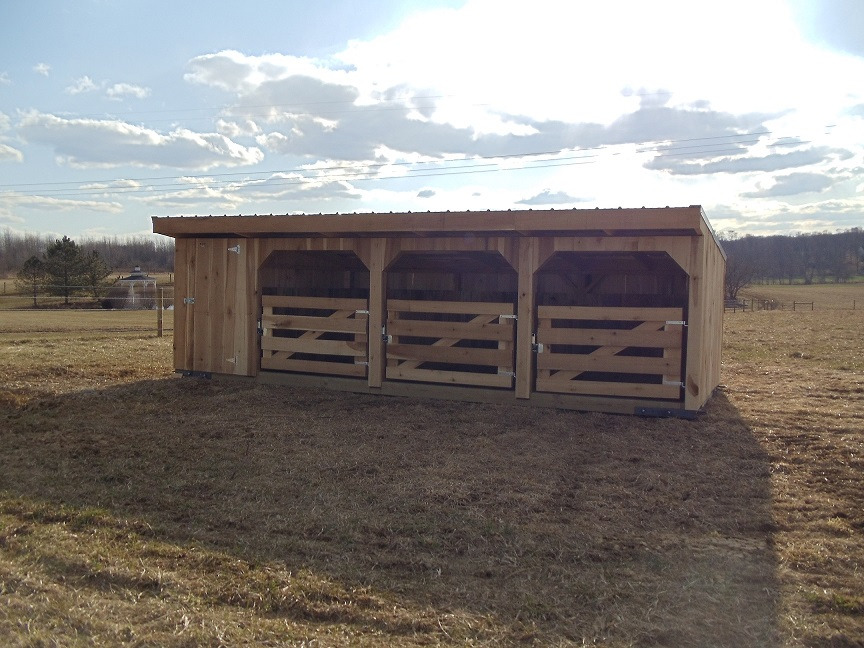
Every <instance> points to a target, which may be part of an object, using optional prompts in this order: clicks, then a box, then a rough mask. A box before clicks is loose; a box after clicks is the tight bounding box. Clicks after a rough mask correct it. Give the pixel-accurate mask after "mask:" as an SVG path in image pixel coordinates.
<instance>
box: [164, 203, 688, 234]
mask: <svg viewBox="0 0 864 648" xmlns="http://www.w3.org/2000/svg"><path fill="white" fill-rule="evenodd" d="M701 227H702V209H701V207H698V206H691V207H665V208H652V209H645V208H642V209H564V210H519V211H486V212H426V213H411V212H408V213H396V214H377V213H370V214H318V215H298V216H289V215H284V216H204V217H191V218H183V217H179V218H178V217H174V218H164V217H153V231H154V232H156V233H157V234H164V235H166V236H173V237H194V236H201V235H206V236H225V237H232V236H238V237H256V236H272V235H277V236H304V235H305V236H312V237H316V238H318V237H323V236H324V235H326V236H344V237H352V238H353V237H368V236H399V235H404V236H415V235H423V234H434V233H444V234H449V235H454V234H458V233H460V232H466V233H468V232H474V233H495V234H510V235H514V236H519V235H522V236H526V235H536V234H548V233H550V232H561V233H574V232H598V233H602V234H605V235H606V236H626V235H630V234H636V233H648V232H652V231H653V232H656V233H663V232H667V233H670V234H675V235H693V236H698V235H700V234H701Z"/></svg>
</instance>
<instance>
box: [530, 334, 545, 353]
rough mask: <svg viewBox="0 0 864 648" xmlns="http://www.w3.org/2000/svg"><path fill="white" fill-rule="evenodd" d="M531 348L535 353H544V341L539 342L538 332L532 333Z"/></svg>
mask: <svg viewBox="0 0 864 648" xmlns="http://www.w3.org/2000/svg"><path fill="white" fill-rule="evenodd" d="M531 350H532V351H533V352H534V353H543V343H542V342H541V343H538V342H537V334H536V333H532V334H531Z"/></svg>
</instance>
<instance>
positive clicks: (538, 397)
mask: <svg viewBox="0 0 864 648" xmlns="http://www.w3.org/2000/svg"><path fill="white" fill-rule="evenodd" d="M214 378H219V376H215V375H214ZM225 378H226V379H229V380H237V379H238V377H237V376H225ZM252 380H255V381H256V382H257V383H259V384H263V385H283V386H288V387H304V388H310V389H316V388H317V389H330V390H333V391H343V392H351V393H356V394H372V395H377V396H399V397H403V398H429V399H433V400H449V401H460V402H463V403H492V404H497V405H517V406H521V407H548V408H555V409H565V410H575V411H580V412H602V413H606V414H637V415H642V416H661V414H660V412H663V414H662V416H669V417H673V416H675V417H679V418H695V417H696V416H697V415H698V414H699V410H694V411H689V410H684V409H680V408H679V405H680V403H670V402H669V401H661V400H647V399H632V398H604V397H602V396H579V395H574V394H545V393H539V392H535V393H533V394H531V398H529V399H524V398H515V397H514V394H513V391H512V390H504V389H484V388H480V387H463V386H451V385H436V384H427V383H408V382H389V381H388V382H385V383H383V384H382V385H381V387H380V388H372V387H369V386H368V385H367V384H366V383H365V382H364V381H362V380H356V379H351V378H342V377H339V376H312V375H306V374H291V373H276V372H267V371H262V372H261V373H259V374H258V376H257V377H256V378H254V379H252Z"/></svg>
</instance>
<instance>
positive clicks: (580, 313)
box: [537, 306, 682, 322]
mask: <svg viewBox="0 0 864 648" xmlns="http://www.w3.org/2000/svg"><path fill="white" fill-rule="evenodd" d="M537 317H538V319H579V320H596V321H622V322H649V321H654V322H670V321H677V320H681V319H682V310H681V309H680V308H647V307H645V308H633V307H629V308H628V307H621V308H606V307H602V308H601V307H597V306H538V307H537Z"/></svg>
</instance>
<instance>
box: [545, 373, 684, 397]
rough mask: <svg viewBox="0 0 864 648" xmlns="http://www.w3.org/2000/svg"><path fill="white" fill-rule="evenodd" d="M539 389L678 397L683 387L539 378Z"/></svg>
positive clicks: (596, 394) (571, 392)
mask: <svg viewBox="0 0 864 648" xmlns="http://www.w3.org/2000/svg"><path fill="white" fill-rule="evenodd" d="M537 391H547V392H557V393H561V394H586V395H591V396H630V397H633V398H664V399H678V398H680V396H681V389H680V388H679V387H676V386H674V385H657V384H643V383H616V382H606V381H589V380H555V378H554V376H553V377H551V378H541V377H538V378H537Z"/></svg>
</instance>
